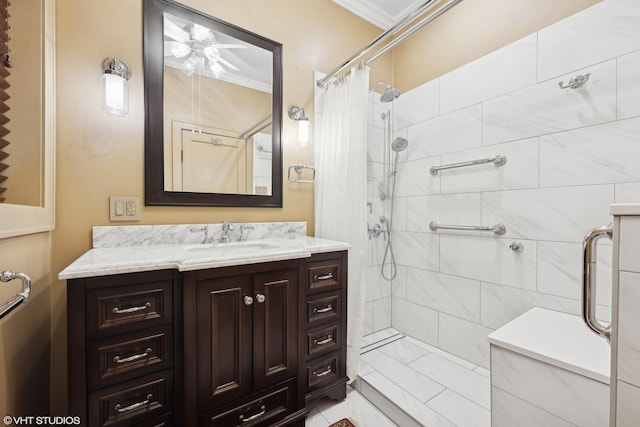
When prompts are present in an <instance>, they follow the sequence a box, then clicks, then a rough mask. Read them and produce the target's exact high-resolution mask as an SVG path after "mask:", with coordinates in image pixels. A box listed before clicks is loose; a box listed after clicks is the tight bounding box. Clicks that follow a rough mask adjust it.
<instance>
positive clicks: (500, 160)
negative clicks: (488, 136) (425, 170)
mask: <svg viewBox="0 0 640 427" xmlns="http://www.w3.org/2000/svg"><path fill="white" fill-rule="evenodd" d="M485 163H493V164H494V165H496V166H502V165H504V164H505V163H507V157H506V156H501V155H500V154H498V155H497V156H495V157H489V158H486V159H480V160H470V161H468V162H460V163H451V164H450V165H440V166H432V167H431V169H430V170H429V173H430V174H431V175H438V171H441V170H445V169H454V168H463V167H466V166H474V165H483V164H485Z"/></svg>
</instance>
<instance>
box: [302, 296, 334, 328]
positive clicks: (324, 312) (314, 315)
mask: <svg viewBox="0 0 640 427" xmlns="http://www.w3.org/2000/svg"><path fill="white" fill-rule="evenodd" d="M341 306H342V294H341V293H340V291H338V292H331V293H325V294H321V295H314V296H311V297H307V326H308V327H309V326H313V325H317V324H320V323H325V322H330V321H334V322H337V321H338V320H339V319H340V315H341V309H340V307H341Z"/></svg>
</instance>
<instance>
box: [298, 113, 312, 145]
mask: <svg viewBox="0 0 640 427" xmlns="http://www.w3.org/2000/svg"><path fill="white" fill-rule="evenodd" d="M310 124H311V122H309V119H308V118H306V117H305V118H303V119H300V120H298V143H299V144H300V146H301V147H306V146H307V145H309V130H310V127H311V126H310Z"/></svg>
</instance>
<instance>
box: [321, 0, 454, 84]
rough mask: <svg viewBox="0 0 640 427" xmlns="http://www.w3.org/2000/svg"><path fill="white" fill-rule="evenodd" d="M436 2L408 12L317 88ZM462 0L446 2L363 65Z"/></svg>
mask: <svg viewBox="0 0 640 427" xmlns="http://www.w3.org/2000/svg"><path fill="white" fill-rule="evenodd" d="M437 1H438V0H427V1H425V2H424V3H423V4H421V5H420V6H418V7H417V8H415V9H414V10H412V11H411V12H409V14H408V15H407V16H405V17H404V18H402V19H401V20H400V21H399V22H398V23H396V24H395V25H394V26H393V27H391V28H389V29H388V30H387V31H385V32H384V33H382V34H380V35H379V36H378V37H376V38H375V39H374V40H373V41H371V43H369V44H368V45H367V46H365V47H363V48H362V49H360V51H358V52H357V53H355V54H354V55H353V56H351V58H349V59H348V60H347V61H345V62H344V63H343V64H342V65H340V66H338V67H336V68H335V69H334V70H332V71H331V72H329V74H327V75H326V76H325V77H323V78H322V79H318V81H317V82H316V84H317V85H318V87H320V88H321V87H323V86H324V85H325V84H327V82H328V81H329V80H331V79H332V78H334V77H336V76H337V75H339V74H340V73H342V72H343V71H344V70H346V69H347V68H348V67H349V66H350V65H352V64H354V63H355V62H357V61H358V60H359V59H361V58H362V57H363V56H365V55H366V54H368V53H369V52H370V51H371V50H372V49H373V48H375V47H376V46H377V45H378V44H380V43H381V42H383V41H384V40H386V39H387V38H389V37H391V36H392V35H394V34H395V33H397V32H398V31H399V30H401V29H402V28H404V27H405V26H407V25H408V24H409V23H410V22H411V21H413V20H414V19H415V18H416V17H417V16H418V15H420V14H421V13H422V12H424V11H425V10H426V9H427V8H428V7H430V6H432V4H433V3H435V2H437ZM461 1H462V0H449V2H447V4H445V5H444V6H442V7H440V8H439V9H438V10H436V11H435V12H433V13H431V14H429V15H428V16H427V17H426V18H424V19H423V20H421V21H420V22H418V23H417V24H416V25H414V26H413V27H411V28H410V29H409V30H407V31H406V32H404V33H402V35H400V37H398V38H397V39H395V40H393V41H392V42H390V43H389V44H387V45H386V46H384V47H383V48H381V49H380V50H379V51H378V52H376V53H375V54H374V55H373V56H372V57H371V58H369V59H367V60H366V61H364V64H365V65H368V64H369V63H371V62H373V61H375V60H376V59H378V58H379V57H380V56H382V55H384V54H385V53H386V52H387V51H388V50H389V49H392V48H393V47H395V46H396V45H398V44H400V43H402V42H403V41H404V40H406V39H407V38H409V37H410V36H411V35H413V34H414V33H415V32H416V31H418V30H419V29H421V28H422V27H424V26H425V25H427V24H428V23H430V22H431V21H433V20H434V19H436V18H438V17H439V16H441V15H442V14H444V13H445V12H446V11H448V10H449V9H451V8H452V7H453V6H455V5H457V4H458V3H460V2H461Z"/></svg>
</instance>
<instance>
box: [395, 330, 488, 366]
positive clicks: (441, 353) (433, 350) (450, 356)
mask: <svg viewBox="0 0 640 427" xmlns="http://www.w3.org/2000/svg"><path fill="white" fill-rule="evenodd" d="M404 339H405V340H406V341H407V342H409V343H411V344H414V345H416V346H418V347H420V348H422V349H424V350H427V351H428V352H429V353H435V354H437V355H438V356H441V357H444V358H445V359H447V360H449V361H451V362H453V363H457V364H458V365H460V366H462V367H464V368H467V369H475V368H476V367H477V366H478V365H476V364H474V363H471V362H469V361H468V360H464V359H463V358H461V357H458V356H455V355H453V354H451V353H447V352H446V351H443V350H440V349H439V348H437V347H434V346H432V345H430V344H427V343H425V342H422V341H419V340H417V339H415V338H412V337H405V338H404Z"/></svg>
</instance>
